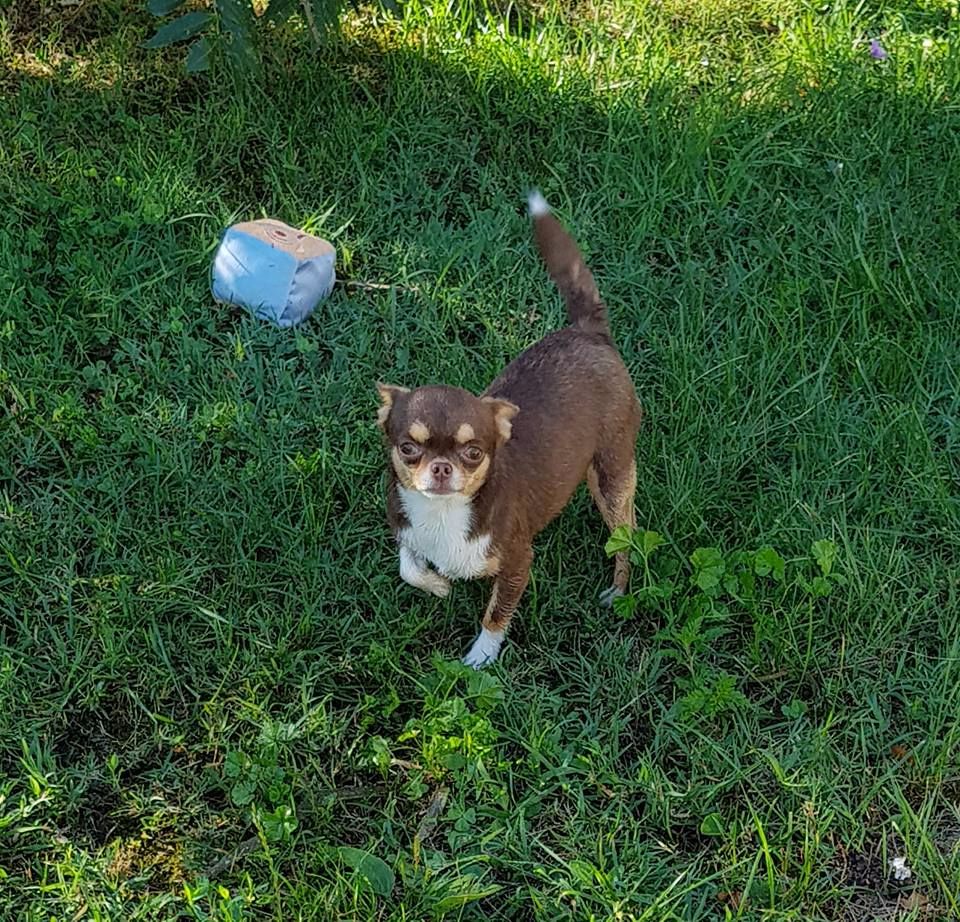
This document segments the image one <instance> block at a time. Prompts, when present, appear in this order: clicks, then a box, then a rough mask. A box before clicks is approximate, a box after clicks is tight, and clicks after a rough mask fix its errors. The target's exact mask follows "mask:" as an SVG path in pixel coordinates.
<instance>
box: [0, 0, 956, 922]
mask: <svg viewBox="0 0 960 922" xmlns="http://www.w3.org/2000/svg"><path fill="white" fill-rule="evenodd" d="M504 8H506V7H504ZM518 11H519V12H518ZM154 27H155V20H154V19H153V18H152V17H151V16H150V15H149V14H148V13H147V12H146V11H145V10H144V9H143V7H142V5H141V4H140V3H139V2H138V0H102V2H97V0H80V2H79V3H77V4H75V5H70V6H64V5H62V4H56V3H52V2H51V3H47V2H46V0H43V2H39V0H38V2H28V0H13V2H12V4H11V2H10V0H7V2H5V3H3V4H2V5H0V60H2V67H0V201H2V202H3V203H4V205H5V209H4V210H5V213H6V215H7V218H6V220H5V221H4V223H3V226H2V227H0V283H2V284H0V919H2V920H17V922H19V920H25V922H34V920H35V922H41V920H43V922H48V920H52V919H56V920H64V922H65V920H79V919H84V920H111V922H112V920H119V922H134V920H147V919H164V920H166V919H197V920H206V919H210V920H214V919H215V920H240V919H275V920H284V922H286V920H299V919H317V920H333V919H348V918H349V919H361V920H367V919H370V920H373V919H384V920H386V919H390V920H429V919H434V918H440V917H446V918H451V919H477V920H479V919H496V920H525V919H542V920H558V919H571V920H572V919H577V920H608V919H609V920H637V919H647V920H659V919H683V920H687V919H694V920H696V919H711V918H720V919H722V918H738V919H795V920H800V919H823V920H847V919H849V920H864V919H883V920H886V919H895V918H900V919H917V920H919V919H950V918H957V917H958V913H960V576H958V574H960V380H958V379H960V309H958V307H960V95H958V94H960V20H958V15H957V5H956V0H892V2H888V3H885V4H875V5H872V4H860V5H855V4H853V3H852V2H850V3H847V2H844V0H838V2H836V3H828V4H826V5H823V6H821V5H820V4H819V3H812V2H811V3H800V2H798V0H569V2H565V3H563V4H554V3H548V2H546V0H543V2H541V3H535V2H531V3H521V4H519V5H514V6H513V7H512V12H511V13H510V14H509V16H507V17H504V16H501V15H499V14H497V13H496V12H494V13H492V14H491V16H490V17H489V18H486V19H483V18H479V19H472V18H471V17H470V16H467V15H461V14H459V13H457V12H451V11H449V10H448V9H447V6H446V5H445V4H444V3H442V2H431V0H413V2H411V3H410V4H408V5H407V7H406V12H405V13H404V15H403V16H402V17H401V18H399V19H397V18H394V19H391V18H388V17H385V16H383V15H382V14H377V13H376V12H373V11H370V10H366V11H361V12H359V13H350V14H349V15H348V16H347V17H346V19H345V21H344V27H343V30H342V34H341V35H340V36H339V37H338V38H336V39H335V40H332V41H331V42H330V43H329V44H328V45H327V46H326V47H324V48H322V49H321V50H320V51H315V50H314V49H313V46H312V44H311V42H310V40H309V37H308V35H307V33H306V32H305V31H304V30H302V29H298V28H296V26H295V24H291V25H290V26H289V27H287V28H285V29H283V30H281V32H280V33H279V34H277V35H276V36H275V37H274V39H275V40H274V41H272V42H271V43H270V49H269V53H268V55H267V59H266V65H265V69H266V73H265V76H264V79H263V80H262V81H261V82H260V83H259V84H258V85H255V86H253V87H251V88H248V89H246V90H243V91H239V90H235V89H234V88H233V87H232V85H231V84H230V82H229V81H227V80H226V79H224V75H223V74H222V73H220V72H218V71H214V72H213V73H212V75H200V76H187V75H185V74H184V73H183V70H182V66H181V58H182V49H171V50H169V51H167V52H152V51H147V50H145V49H143V48H142V42H143V40H144V38H145V37H147V36H148V35H149V34H150V32H151V31H152V29H153V28H154ZM873 38H878V39H880V41H881V42H882V45H883V48H885V49H886V52H887V53H888V57H887V59H886V60H878V59H875V58H874V57H872V56H871V54H870V46H869V40H870V39H873ZM530 184H537V185H539V186H540V187H541V188H542V189H543V190H544V192H545V193H546V195H547V197H548V198H550V199H551V201H553V202H554V203H555V205H556V206H557V208H558V210H559V211H560V213H561V215H562V217H563V218H564V220H565V221H567V222H568V224H569V225H570V226H571V227H572V228H573V230H574V232H575V233H576V235H577V236H578V238H579V240H580V241H581V243H582V245H583V248H584V251H585V252H586V254H587V258H588V261H589V262H590V264H591V265H592V267H593V268H594V270H595V274H596V276H597V278H598V280H599V282H600V287H601V290H602V291H603V293H604V295H605V296H606V298H607V301H608V303H609V305H610V310H611V314H612V318H613V328H614V333H615V336H616V339H617V341H618V343H619V345H620V346H621V349H622V351H623V354H624V356H625V358H626V360H627V362H628V365H629V367H630V369H631V371H632V373H633V375H634V378H635V380H636V383H637V387H638V390H639V393H640V395H641V399H642V401H643V403H644V405H645V409H646V418H645V422H644V426H643V429H642V432H641V436H640V439H639V441H638V449H637V450H638V465H639V470H640V477H639V484H638V493H637V509H638V520H639V522H640V523H641V531H640V532H639V533H638V534H637V535H635V536H633V544H634V553H635V556H636V558H637V559H638V561H639V565H638V566H637V567H636V569H635V575H634V581H633V589H634V592H633V594H632V596H630V597H629V598H628V600H627V601H626V602H625V603H624V604H623V605H622V606H621V607H620V609H619V610H618V611H617V612H609V611H605V610H602V609H600V608H599V607H597V605H596V601H595V600H596V596H597V593H598V592H599V591H600V590H601V589H603V588H604V587H605V586H606V585H608V582H609V575H610V572H609V569H608V568H609V566H610V564H609V562H608V560H607V558H606V555H605V552H604V543H605V541H606V540H607V535H606V534H605V531H604V527H603V525H602V522H601V521H600V518H599V516H598V515H597V514H596V512H595V510H594V509H593V507H592V505H591V503H590V501H589V497H588V496H587V495H586V492H585V491H583V492H582V493H579V494H578V495H577V497H576V498H575V500H574V502H573V503H572V505H571V506H570V508H568V509H567V511H566V512H565V513H564V514H563V516H562V517H561V518H560V519H559V521H558V522H557V523H555V524H554V525H553V526H552V527H551V528H550V529H549V530H548V531H547V532H545V533H544V534H543V535H542V536H541V539H540V540H539V542H538V545H537V557H536V560H535V564H534V574H533V579H532V582H531V586H530V589H529V590H528V592H527V594H526V596H525V598H524V601H523V603H522V606H521V609H520V612H519V614H518V617H517V618H516V619H515V621H514V629H513V630H512V631H511V636H510V640H509V641H508V644H507V645H506V647H505V649H504V655H503V657H502V659H501V662H500V663H498V664H497V666H496V667H495V668H493V669H491V670H489V671H488V672H486V673H482V674H473V673H470V674H467V673H466V672H465V671H464V670H462V669H461V668H459V666H458V665H457V660H458V657H459V656H460V655H462V654H463V652H464V651H465V650H466V649H467V646H468V645H469V643H470V642H471V641H472V640H473V637H474V635H475V631H476V629H477V625H478V619H479V616H480V614H481V613H482V610H483V606H484V604H485V599H486V595H485V594H486V592H487V587H486V586H485V585H484V584H482V583H476V584H459V585H457V586H456V587H455V590H454V592H453V594H452V595H451V597H450V598H449V599H447V600H445V601H442V602H441V601H439V600H436V599H434V598H432V597H426V596H423V595H421V594H418V593H417V592H416V591H415V590H413V589H411V588H409V587H408V586H406V585H404V584H402V583H401V582H400V580H399V578H398V576H397V572H396V571H397V561H396V555H395V550H394V548H393V546H392V543H391V541H390V540H389V537H388V534H387V530H386V526H385V518H384V508H383V496H382V471H383V456H382V450H381V445H380V440H379V434H378V432H377V430H376V427H375V425H374V419H375V414H376V407H377V397H376V393H375V391H374V389H373V382H374V381H375V380H377V379H384V380H389V381H391V382H393V383H397V384H406V385H414V384H420V383H428V382H446V383H450V384H458V385H462V386H466V387H470V388H475V389H480V388H482V387H483V386H484V385H485V384H486V382H487V381H488V380H489V379H490V378H491V377H492V376H493V375H494V374H495V373H496V372H497V371H498V370H499V368H500V367H501V366H502V365H503V363H504V362H506V361H507V360H508V359H509V358H510V357H512V356H513V355H515V354H516V353H517V352H518V351H519V350H520V349H521V348H522V347H524V346H525V345H527V344H529V343H531V342H533V341H534V340H535V339H536V338H537V337H539V336H540V335H541V334H543V333H544V332H546V331H548V330H551V329H554V328H555V327H556V326H557V325H558V324H560V323H561V317H562V306H561V304H560V301H559V298H558V297H557V295H556V293H555V291H554V290H553V289H552V287H551V286H550V284H549V281H548V280H547V278H546V276H545V274H544V272H543V270H542V268H541V266H540V264H539V262H538V259H537V258H536V255H535V252H534V249H533V246H532V241H531V234H530V229H529V226H528V223H527V220H526V218H525V216H524V213H523V192H524V190H525V189H526V188H527V186H528V185H530ZM259 215H269V216H274V217H279V218H281V219H284V220H286V221H288V222H290V223H294V224H298V225H301V226H304V227H307V228H308V229H311V230H314V231H316V232H318V233H320V234H322V235H324V236H327V237H328V238H330V239H332V240H333V241H334V243H335V244H336V246H337V248H338V259H339V270H340V273H341V275H342V277H343V279H344V281H345V284H342V285H340V286H338V288H337V290H336V291H335V292H334V294H333V295H332V297H331V298H330V299H329V301H327V302H326V303H325V304H324V305H322V306H321V308H320V309H319V311H318V312H317V314H316V315H315V317H314V318H312V319H311V320H310V321H309V322H308V323H306V324H305V325H304V326H303V327H302V328H300V329H299V330H298V331H279V330H275V329H273V328H271V327H269V326H268V325H266V324H263V323H261V322H258V321H255V320H253V319H251V318H249V317H247V316H245V315H243V314H242V313H240V312H238V311H234V310H230V309H227V308H224V307H218V306H216V305H214V304H213V303H212V301H211V298H210V296H209V293H208V269H209V265H210V262H211V258H212V254H213V249H214V247H215V245H216V242H217V237H218V234H219V232H220V231H221V229H222V228H223V227H224V226H225V225H226V224H228V223H229V222H230V221H231V220H237V219H241V218H243V219H245V218H249V217H254V216H259ZM645 532H650V533H651V534H645ZM652 533H656V534H655V535H654V534H652ZM658 536H659V537H658ZM659 542H662V543H659ZM658 543H659V546H656V545H657V544H658ZM895 858H901V859H904V860H905V864H906V867H908V868H909V869H910V871H911V876H910V877H909V879H904V880H898V879H897V875H896V874H895V873H894V871H893V865H892V862H893V860H894V859H895ZM900 876H903V874H901V875H900Z"/></svg>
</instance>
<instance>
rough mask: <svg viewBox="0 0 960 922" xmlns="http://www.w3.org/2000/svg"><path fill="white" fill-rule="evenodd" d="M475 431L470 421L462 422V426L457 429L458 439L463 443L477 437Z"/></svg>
mask: <svg viewBox="0 0 960 922" xmlns="http://www.w3.org/2000/svg"><path fill="white" fill-rule="evenodd" d="M475 437H476V436H475V433H474V431H473V426H471V425H470V423H461V424H460V428H459V429H458V430H457V441H458V442H459V443H460V444H461V445H462V444H463V443H464V442H469V441H470V440H471V439H472V438H475Z"/></svg>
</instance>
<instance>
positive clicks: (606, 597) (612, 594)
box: [600, 586, 623, 608]
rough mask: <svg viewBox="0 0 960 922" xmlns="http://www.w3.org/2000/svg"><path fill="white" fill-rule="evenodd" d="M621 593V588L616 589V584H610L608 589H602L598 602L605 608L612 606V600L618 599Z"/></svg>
mask: <svg viewBox="0 0 960 922" xmlns="http://www.w3.org/2000/svg"><path fill="white" fill-rule="evenodd" d="M622 595H623V590H622V589H618V588H617V587H616V586H611V587H610V588H609V589H604V591H603V592H601V593H600V604H601V605H605V606H606V607H607V608H611V607H613V600H614V599H619V598H620V596H622Z"/></svg>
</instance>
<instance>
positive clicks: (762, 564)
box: [753, 547, 787, 583]
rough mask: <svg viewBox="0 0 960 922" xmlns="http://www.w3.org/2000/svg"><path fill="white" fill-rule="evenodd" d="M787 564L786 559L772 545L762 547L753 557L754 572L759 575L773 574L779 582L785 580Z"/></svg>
mask: <svg viewBox="0 0 960 922" xmlns="http://www.w3.org/2000/svg"><path fill="white" fill-rule="evenodd" d="M786 566H787V565H786V563H785V562H784V559H783V558H782V557H781V556H780V555H779V554H778V553H777V552H776V551H775V550H774V549H773V548H772V547H762V548H760V550H759V551H757V553H756V554H755V555H754V557H753V572H754V573H756V574H757V576H772V577H773V578H774V579H775V580H776V581H777V582H778V583H782V582H783V577H784V573H785V572H786Z"/></svg>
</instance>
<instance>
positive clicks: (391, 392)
mask: <svg viewBox="0 0 960 922" xmlns="http://www.w3.org/2000/svg"><path fill="white" fill-rule="evenodd" d="M377 393H378V394H379V395H380V409H379V410H377V425H378V426H379V427H380V428H381V429H385V428H386V425H387V419H388V418H389V416H390V411H391V410H392V409H393V403H394V401H395V400H396V399H397V397H399V396H400V395H401V394H409V393H410V389H409V388H406V387H397V386H396V385H394V384H381V383H380V382H379V381H378V382H377Z"/></svg>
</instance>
